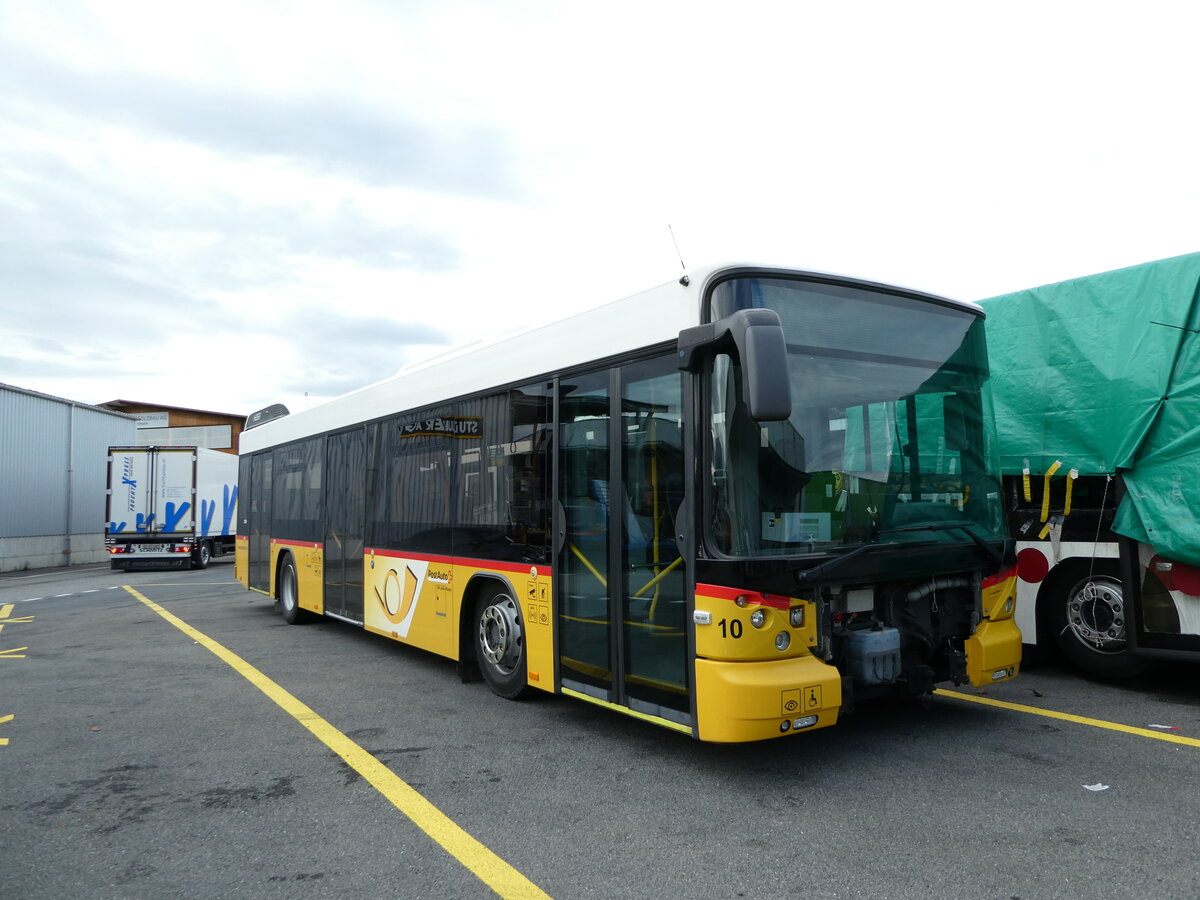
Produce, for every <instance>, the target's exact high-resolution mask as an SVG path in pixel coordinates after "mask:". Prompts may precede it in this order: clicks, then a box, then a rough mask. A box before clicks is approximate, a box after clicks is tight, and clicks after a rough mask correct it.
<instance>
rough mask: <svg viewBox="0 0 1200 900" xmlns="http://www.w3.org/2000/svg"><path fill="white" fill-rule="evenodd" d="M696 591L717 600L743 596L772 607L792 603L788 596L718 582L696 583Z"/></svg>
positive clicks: (779, 607) (750, 600)
mask: <svg viewBox="0 0 1200 900" xmlns="http://www.w3.org/2000/svg"><path fill="white" fill-rule="evenodd" d="M696 593H697V594H703V595H704V596H706V597H716V598H717V599H718V600H736V599H737V598H738V597H745V598H746V601H747V602H748V603H757V604H758V605H759V606H770V607H773V608H774V609H787V608H788V607H790V606H791V605H792V601H791V599H790V598H788V597H781V596H779V595H778V594H760V593H759V592H758V591H743V590H738V589H737V588H731V587H725V586H724V585H719V584H697V585H696Z"/></svg>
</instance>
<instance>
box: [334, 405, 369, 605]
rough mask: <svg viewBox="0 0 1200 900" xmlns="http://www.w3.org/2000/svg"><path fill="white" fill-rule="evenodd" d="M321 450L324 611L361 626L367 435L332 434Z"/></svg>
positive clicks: (354, 432)
mask: <svg viewBox="0 0 1200 900" xmlns="http://www.w3.org/2000/svg"><path fill="white" fill-rule="evenodd" d="M325 447H326V450H325V452H326V457H325V472H326V478H325V522H326V525H325V528H326V532H325V612H326V613H328V614H330V615H334V616H338V617H339V618H343V619H349V620H350V621H352V622H356V623H359V624H361V623H362V621H363V526H364V523H365V521H366V498H367V442H366V432H365V431H364V430H363V429H362V428H357V429H355V430H354V431H345V432H342V433H341V434H331V435H330V436H329V439H328V441H327V443H326V445H325Z"/></svg>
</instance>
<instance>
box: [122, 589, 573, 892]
mask: <svg viewBox="0 0 1200 900" xmlns="http://www.w3.org/2000/svg"><path fill="white" fill-rule="evenodd" d="M124 587H125V590H127V591H129V593H131V594H133V596H135V597H137V599H138V600H140V601H141V602H142V603H144V604H146V606H148V607H150V609H152V610H154V611H155V612H156V613H158V614H159V615H160V616H162V617H163V618H164V619H166V620H167V621H168V622H170V623H171V624H172V625H174V626H175V627H176V628H178V629H179V630H180V631H182V632H183V633H184V634H186V635H187V636H188V637H190V638H191V639H192V640H194V641H196V642H197V643H198V644H200V645H202V646H203V647H205V648H207V649H208V650H210V651H212V653H214V654H215V655H216V656H217V657H218V658H219V659H221V660H222V661H223V662H225V663H226V664H228V665H229V667H230V668H232V669H233V670H234V671H236V672H237V673H238V674H239V675H241V676H242V677H243V678H245V679H246V680H247V681H249V682H250V683H251V684H252V685H254V686H255V687H256V688H258V689H259V690H260V691H262V692H263V693H264V694H266V695H267V696H268V697H270V698H271V699H272V700H274V701H275V703H277V704H278V705H279V706H280V708H281V709H283V710H284V711H285V712H287V713H288V714H289V715H290V716H291V717H292V718H294V719H295V720H296V721H297V722H299V723H300V724H301V725H303V726H304V727H305V728H307V729H308V730H309V731H311V732H312V733H313V735H315V736H316V737H317V739H318V740H320V741H321V743H323V744H324V745H325V746H326V747H328V748H329V749H330V750H332V751H333V752H334V753H336V754H337V755H338V756H340V757H341V758H342V759H344V760H345V761H346V764H347V765H349V766H350V767H351V768H352V769H354V770H355V771H356V772H358V774H360V775H361V776H362V777H363V778H365V779H366V780H367V782H368V783H369V784H370V785H371V786H372V787H374V788H375V790H377V791H379V793H381V794H383V796H384V797H386V798H387V799H388V800H389V801H390V802H391V803H392V805H393V806H395V807H396V809H398V810H400V812H402V813H404V815H406V816H408V817H409V818H410V819H411V820H412V821H413V823H414V824H415V825H416V826H417V827H418V828H420V829H421V830H422V831H424V832H425V833H426V834H427V835H429V836H430V837H431V838H433V840H435V841H436V842H437V843H438V844H439V845H440V846H441V847H442V849H443V850H445V851H446V852H447V853H449V854H450V855H451V856H453V857H454V858H455V859H457V860H458V861H459V862H460V863H462V864H463V865H464V866H466V867H467V868H468V869H469V870H470V871H471V872H472V873H473V874H474V875H475V876H476V877H477V878H479V880H480V881H482V882H483V883H484V884H486V885H487V886H488V887H489V888H491V889H492V890H493V891H495V892H496V893H497V894H499V895H500V896H501V897H504V898H514V900H515V898H521V900H526V898H528V900H550V897H549V895H548V894H546V893H545V892H544V891H542V889H541V888H539V887H538V886H537V885H535V884H534V883H533V882H532V881H530V880H529V879H528V878H526V877H525V876H524V875H522V874H521V873H520V872H518V871H517V870H516V869H514V868H513V867H512V866H510V865H509V864H508V863H506V862H505V861H504V860H502V859H501V858H500V857H499V856H497V855H496V854H495V853H493V852H492V851H491V850H489V849H488V848H487V847H485V846H484V845H483V844H481V843H480V842H479V841H477V840H476V839H475V838H473V837H471V835H469V834H467V832H466V831H464V830H463V829H462V828H461V827H459V826H458V825H457V824H456V823H455V822H454V821H453V820H452V819H450V817H449V816H447V815H446V814H445V813H443V812H442V811H441V810H440V809H438V808H437V807H436V806H434V805H433V804H432V803H430V802H429V801H428V800H426V799H425V798H424V797H423V796H421V794H419V793H417V791H416V790H414V789H413V788H412V787H411V786H409V784H408V783H407V782H406V781H404V779H402V778H400V777H398V776H397V775H396V774H395V773H394V772H393V771H392V770H391V769H389V768H388V767H387V766H385V765H384V764H383V763H381V762H380V761H379V760H378V759H376V758H375V757H374V756H372V755H371V754H370V753H368V752H367V751H366V750H364V749H363V748H362V747H360V746H359V745H358V744H356V743H355V742H354V741H352V740H350V738H348V737H346V735H344V734H342V733H341V732H340V731H338V730H337V729H336V728H334V727H333V726H332V725H330V724H329V723H328V722H326V721H325V720H324V719H322V718H321V717H320V716H319V715H317V714H316V713H315V712H313V710H312V709H310V708H309V707H307V706H305V705H304V704H303V703H301V702H300V701H299V700H297V699H296V698H295V697H294V696H292V694H290V693H288V691H286V690H284V689H283V688H282V687H280V686H279V685H278V684H276V683H275V682H274V681H272V680H271V679H270V678H268V677H267V676H266V675H264V674H263V673H262V672H260V671H259V670H258V669H256V668H254V666H252V665H250V664H249V663H248V662H246V661H245V660H244V659H242V658H241V657H240V656H238V655H237V654H236V653H234V652H233V651H231V650H228V649H227V648H225V647H224V646H223V645H221V644H219V643H217V642H216V641H214V640H213V639H212V638H210V637H209V636H208V635H206V634H204V633H203V632H201V631H197V630H196V629H195V628H193V627H192V626H191V625H189V624H188V623H187V622H185V621H183V620H182V619H180V618H179V617H178V616H175V615H173V614H171V613H169V612H167V611H166V610H165V609H163V608H162V607H161V606H159V605H158V604H157V603H155V602H154V601H153V600H150V599H149V598H148V597H146V596H144V595H143V594H140V593H139V592H138V591H136V590H134V589H133V588H132V587H130V586H129V585H125V586H124Z"/></svg>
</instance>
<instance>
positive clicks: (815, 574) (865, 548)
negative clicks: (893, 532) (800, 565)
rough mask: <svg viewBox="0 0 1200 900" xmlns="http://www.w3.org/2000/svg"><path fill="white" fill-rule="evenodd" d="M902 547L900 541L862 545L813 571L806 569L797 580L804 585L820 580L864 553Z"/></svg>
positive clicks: (816, 567)
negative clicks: (829, 572) (827, 573)
mask: <svg viewBox="0 0 1200 900" xmlns="http://www.w3.org/2000/svg"><path fill="white" fill-rule="evenodd" d="M899 546H901V544H900V542H899V541H888V542H887V543H886V544H862V545H860V546H858V547H855V548H854V549H853V550H850V551H849V552H847V553H843V554H842V555H841V556H835V557H834V558H833V559H827V560H825V562H823V563H821V564H820V565H816V566H813V567H812V568H811V569H805V570H804V571H803V572H797V573H796V580H797V581H799V582H800V583H801V584H803V583H804V582H806V581H812V579H814V578H819V577H820V576H822V575H824V574H825V573H826V572H828V571H830V570H831V569H836V568H837V567H838V566H840V565H841V564H842V563H845V562H849V561H850V560H852V559H854V558H855V557H856V556H861V555H862V554H864V553H869V552H870V551H872V550H885V549H889V548H891V547H899Z"/></svg>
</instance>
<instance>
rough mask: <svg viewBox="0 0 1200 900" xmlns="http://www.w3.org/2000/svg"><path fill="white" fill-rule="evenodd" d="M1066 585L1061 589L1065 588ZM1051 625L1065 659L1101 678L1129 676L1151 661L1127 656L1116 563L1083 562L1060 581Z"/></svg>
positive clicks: (1144, 667)
mask: <svg viewBox="0 0 1200 900" xmlns="http://www.w3.org/2000/svg"><path fill="white" fill-rule="evenodd" d="M1064 585H1065V586H1066V590H1065V591H1063V590H1062V587H1063V586H1064ZM1048 599H1049V601H1050V603H1051V608H1050V611H1049V612H1050V615H1049V623H1050V625H1051V627H1052V628H1053V633H1054V638H1055V640H1056V641H1057V642H1058V646H1059V648H1060V649H1061V650H1062V652H1063V655H1064V656H1066V657H1067V659H1069V660H1070V661H1071V662H1073V663H1074V664H1075V665H1077V666H1078V667H1079V668H1081V669H1083V671H1085V672H1087V673H1088V674H1089V675H1093V676H1095V677H1097V678H1129V677H1132V676H1134V675H1137V674H1139V673H1141V672H1143V671H1145V669H1146V665H1147V663H1146V662H1145V661H1144V660H1141V659H1138V658H1137V657H1135V656H1133V655H1132V654H1131V653H1130V652H1129V642H1128V638H1127V635H1126V630H1125V629H1126V621H1127V620H1126V615H1125V595H1124V591H1123V590H1122V587H1121V578H1120V574H1119V570H1118V568H1117V564H1116V563H1115V562H1114V561H1112V560H1096V561H1095V562H1094V563H1091V562H1087V561H1084V562H1082V563H1080V564H1076V565H1074V566H1072V567H1071V569H1070V570H1069V571H1066V572H1064V573H1063V577H1062V578H1060V579H1056V583H1055V588H1054V591H1053V593H1052V595H1051V596H1050V597H1049V598H1048Z"/></svg>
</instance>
